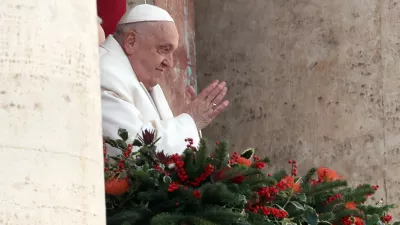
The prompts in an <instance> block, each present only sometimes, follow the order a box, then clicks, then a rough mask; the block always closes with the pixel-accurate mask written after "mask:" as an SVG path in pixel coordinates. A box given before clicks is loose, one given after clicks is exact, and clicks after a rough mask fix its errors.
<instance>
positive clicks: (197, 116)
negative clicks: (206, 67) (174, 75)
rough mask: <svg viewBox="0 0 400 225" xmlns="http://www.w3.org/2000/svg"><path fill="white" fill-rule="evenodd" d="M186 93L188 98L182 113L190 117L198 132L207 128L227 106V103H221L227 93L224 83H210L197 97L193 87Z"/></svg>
mask: <svg viewBox="0 0 400 225" xmlns="http://www.w3.org/2000/svg"><path fill="white" fill-rule="evenodd" d="M186 91H187V93H188V94H189V96H190V97H189V98H188V104H187V106H186V107H185V108H184V112H185V113H187V114H189V115H190V116H192V118H193V120H194V121H195V123H196V126H197V129H199V130H201V129H204V128H205V127H207V126H208V124H210V123H211V121H213V120H214V119H215V117H217V116H218V115H219V114H220V113H221V112H222V111H224V109H225V108H226V107H227V106H228V105H229V101H227V100H225V101H222V100H223V98H224V97H225V95H226V92H227V87H226V83H225V82H224V81H223V82H219V81H214V82H212V83H211V84H209V85H208V86H207V87H206V88H205V89H204V90H203V91H202V92H201V93H200V94H199V95H198V96H197V97H196V96H195V92H194V89H193V87H188V88H187V90H186Z"/></svg>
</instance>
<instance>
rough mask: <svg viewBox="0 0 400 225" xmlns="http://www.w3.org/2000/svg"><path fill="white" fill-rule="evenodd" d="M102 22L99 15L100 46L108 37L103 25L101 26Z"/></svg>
mask: <svg viewBox="0 0 400 225" xmlns="http://www.w3.org/2000/svg"><path fill="white" fill-rule="evenodd" d="M102 23H103V20H102V19H101V18H100V17H97V36H98V43H99V46H100V45H101V44H103V42H104V40H105V39H106V37H105V33H104V30H103V27H102V26H101V24H102Z"/></svg>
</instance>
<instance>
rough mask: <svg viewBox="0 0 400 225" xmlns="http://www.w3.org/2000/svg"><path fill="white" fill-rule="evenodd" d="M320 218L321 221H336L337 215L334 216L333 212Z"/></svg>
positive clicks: (322, 214)
mask: <svg viewBox="0 0 400 225" xmlns="http://www.w3.org/2000/svg"><path fill="white" fill-rule="evenodd" d="M318 217H319V220H321V221H332V220H334V219H335V214H333V213H332V212H326V213H321V214H320V215H319V216H318Z"/></svg>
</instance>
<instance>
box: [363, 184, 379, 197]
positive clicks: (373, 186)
mask: <svg viewBox="0 0 400 225" xmlns="http://www.w3.org/2000/svg"><path fill="white" fill-rule="evenodd" d="M371 188H372V189H374V190H375V191H377V190H378V189H379V185H372V186H371ZM370 196H372V194H367V196H366V197H367V199H368V197H370Z"/></svg>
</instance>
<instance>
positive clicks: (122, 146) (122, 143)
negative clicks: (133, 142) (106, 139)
mask: <svg viewBox="0 0 400 225" xmlns="http://www.w3.org/2000/svg"><path fill="white" fill-rule="evenodd" d="M116 143H117V147H118V148H120V149H126V148H127V147H128V146H127V145H126V143H125V141H123V140H121V139H118V140H116Z"/></svg>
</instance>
